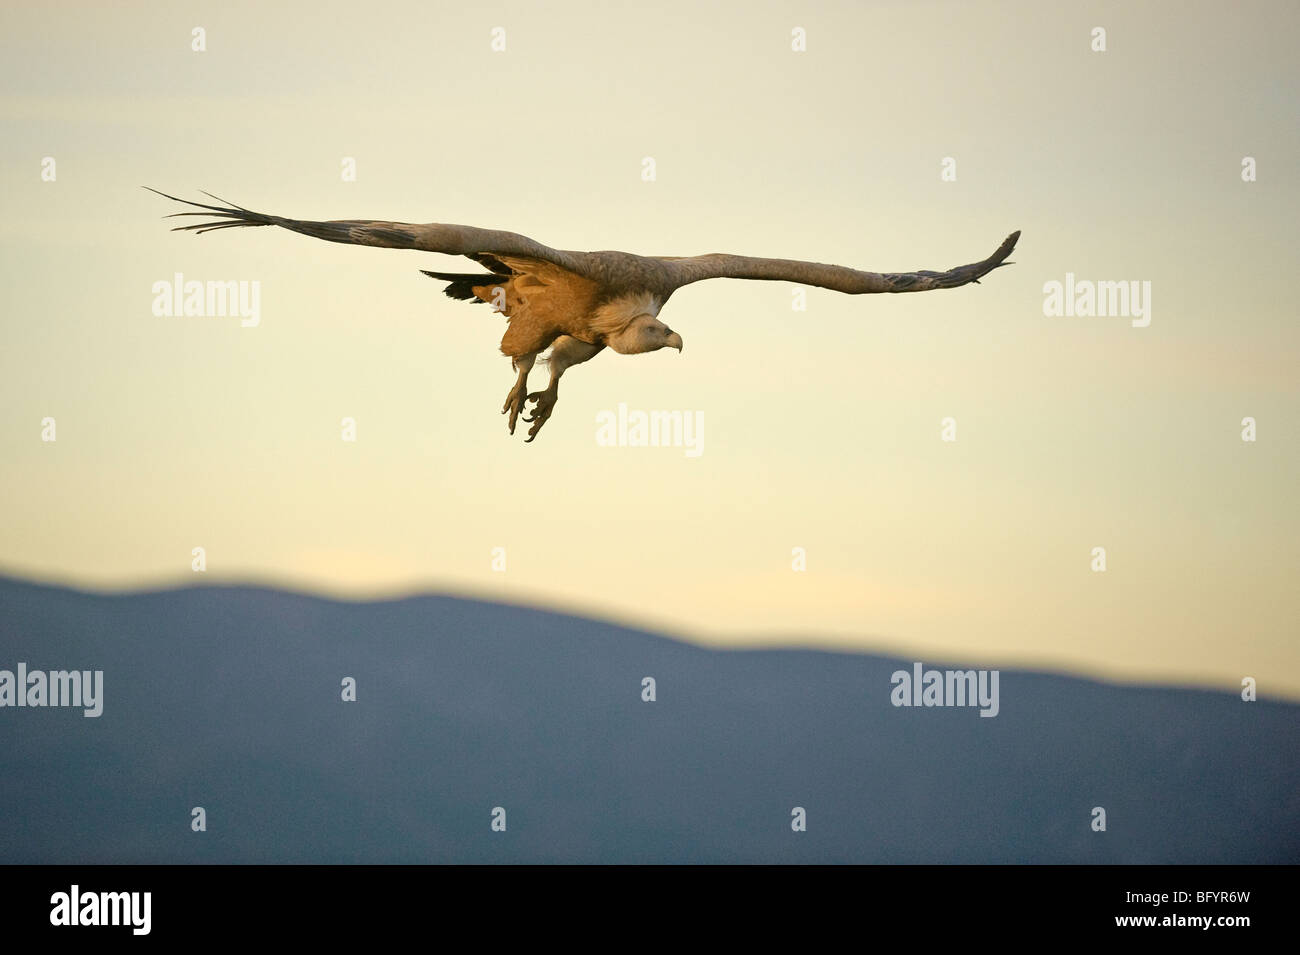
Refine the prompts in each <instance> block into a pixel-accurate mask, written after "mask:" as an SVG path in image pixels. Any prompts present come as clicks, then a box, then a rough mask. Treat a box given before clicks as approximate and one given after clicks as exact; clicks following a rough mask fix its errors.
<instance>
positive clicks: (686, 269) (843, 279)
mask: <svg viewBox="0 0 1300 955" xmlns="http://www.w3.org/2000/svg"><path fill="white" fill-rule="evenodd" d="M1019 238H1020V232H1019V231H1016V232H1013V233H1011V235H1009V236H1007V238H1006V240H1005V241H1004V242H1003V243H1002V244H1001V245H1000V246H998V249H997V251H996V252H994V253H993V254H992V255H990V256H989V257H988V258H987V259H984V260H983V261H981V262H972V263H971V264H970V265H959V266H957V267H956V268H952V269H949V270H948V271H946V272H931V271H919V272H862V271H859V270H857V269H850V268H845V267H844V266H842V265H824V264H822V263H820V262H800V261H796V260H793V259H760V258H753V257H751V256H746V255H726V254H721V253H712V254H710V255H696V256H691V257H689V258H678V259H674V258H668V259H663V260H662V261H664V262H665V264H666V265H667V266H668V268H669V271H670V273H671V275H672V276H673V279H674V283H675V285H674V287H681V286H683V285H689V284H691V283H692V282H701V281H703V280H705V279H758V280H763V281H777V282H797V283H799V284H801V285H814V286H817V287H819V288H826V289H831V290H832V291H835V292H844V293H846V294H848V295H863V294H870V293H874V292H928V291H930V290H931V289H940V288H956V287H958V286H959V285H966V284H967V283H969V282H979V280H980V278H982V277H983V276H985V275H987V274H988V273H989V272H992V271H993V270H994V269H996V268H1001V267H1002V266H1004V265H1011V264H1012V263H1010V262H1008V261H1006V258H1007V256H1009V255H1010V254H1011V252H1012V250H1013V249H1015V247H1016V240H1017V239H1019Z"/></svg>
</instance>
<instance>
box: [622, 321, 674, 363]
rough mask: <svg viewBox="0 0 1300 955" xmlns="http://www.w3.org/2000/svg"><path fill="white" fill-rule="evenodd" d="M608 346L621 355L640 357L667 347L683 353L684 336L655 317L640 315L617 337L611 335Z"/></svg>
mask: <svg viewBox="0 0 1300 955" xmlns="http://www.w3.org/2000/svg"><path fill="white" fill-rule="evenodd" d="M607 344H608V345H609V347H610V348H612V349H614V351H616V352H618V353H619V354H620V355H640V354H642V353H644V352H649V351H658V350H659V349H661V348H665V347H667V348H676V349H677V350H678V351H681V350H682V336H681V335H678V334H677V333H676V332H675V331H673V330H672V329H671V328H669V327H668V326H667V325H665V324H664V323H663V322H661V321H659V319H657V318H655V317H654V316H653V315H638V316H637V317H636V318H634V319H632V321H630V322H628V323H627V327H626V328H624V329H623V330H622V331H621V332H619V333H618V334H617V335H611V336H610V337H609V339H608V340H607Z"/></svg>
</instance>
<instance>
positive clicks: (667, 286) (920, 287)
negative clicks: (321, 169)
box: [145, 186, 1020, 443]
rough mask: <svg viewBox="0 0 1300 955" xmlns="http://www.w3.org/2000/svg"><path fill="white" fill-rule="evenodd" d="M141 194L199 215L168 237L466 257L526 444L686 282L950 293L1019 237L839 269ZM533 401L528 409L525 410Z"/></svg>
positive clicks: (635, 340) (464, 296)
mask: <svg viewBox="0 0 1300 955" xmlns="http://www.w3.org/2000/svg"><path fill="white" fill-rule="evenodd" d="M145 188H146V189H149V191H150V192H154V193H157V194H158V195H160V196H162V197H163V198H165V199H171V200H172V201H174V202H182V203H185V204H186V205H188V206H192V207H194V208H196V209H200V210H202V211H199V212H176V213H173V214H172V215H171V216H167V217H166V218H172V217H174V216H200V217H202V218H204V219H205V221H203V222H196V223H193V224H191V225H181V226H177V227H176V228H174V229H173V230H172V231H173V232H178V231H179V232H195V233H198V234H202V233H204V232H210V231H213V230H215V229H231V228H235V227H239V226H267V225H270V226H279V227H280V228H282V229H289V230H290V231H292V232H299V233H301V234H303V235H309V236H314V237H315V238H317V239H326V240H327V241H330V242H346V243H348V244H350V245H371V246H378V247H380V248H385V249H418V250H419V251H422V252H441V253H443V254H445V255H459V256H464V257H466V258H468V259H470V260H472V261H473V262H474V263H475V264H476V265H477V266H478V267H479V271H477V272H469V273H463V272H432V271H426V270H423V269H422V270H421V271H423V272H424V274H425V275H428V276H430V277H432V278H435V279H438V280H439V281H442V282H445V283H447V284H446V287H445V288H444V289H443V291H444V292H445V293H446V294H447V295H448V296H450V297H451V298H454V299H458V300H461V301H469V302H476V301H477V302H486V303H487V304H489V305H491V306H492V307H493V309H494V310H495V311H498V312H501V313H502V314H504V315H505V319H506V331H505V335H504V336H502V338H501V351H502V352H503V353H504V354H505V355H507V356H508V357H509V358H510V362H511V368H512V369H513V370H514V371H515V372H516V377H515V383H514V387H512V388H511V389H510V393H509V394H508V395H507V396H506V402H505V406H504V407H503V408H502V409H501V413H502V414H508V415H509V416H510V417H509V428H510V433H511V434H514V433H515V424H516V422H517V421H518V419H519V418H520V417H521V413H522V417H523V420H524V421H525V422H527V423H529V424H530V425H531V427H530V428H529V429H528V437H527V439H525V443H527V442H529V441H532V440H533V439H534V438H536V437H537V433H538V432H539V431H540V430H541V428H542V425H544V424H545V423H546V422H547V420H549V419H550V417H551V413H552V412H553V411H554V410H555V403H556V401H557V400H558V399H559V387H560V377H561V376H562V375H563V374H564V373H565V371H567V370H568V369H569V368H572V367H573V366H574V365H580V364H582V363H583V362H584V361H589V360H590V359H592V358H594V357H595V356H596V355H598V354H600V352H602V351H603V350H604V349H606V348H610V349H613V350H614V351H616V352H618V353H619V354H620V355H639V354H642V353H644V352H652V351H658V350H659V349H660V348H675V349H677V350H678V352H680V351H681V350H682V336H681V335H679V334H678V333H677V332H675V331H673V330H672V329H671V328H669V327H668V326H667V325H665V324H664V323H663V322H661V321H660V320H659V313H660V311H661V310H662V309H663V307H664V305H665V304H667V302H668V299H669V297H671V296H672V294H673V292H675V291H677V290H678V289H679V288H681V287H682V286H684V285H690V284H692V283H694V282H700V281H703V280H704V279H762V280H766V281H778V282H795V283H798V284H801V285H813V286H817V287H818V288H825V289H831V290H832V291H836V292H844V293H846V294H848V295H863V294H868V293H875V292H928V291H930V290H931V289H941V288H956V287H957V286H959V285H966V284H967V283H969V282H976V283H978V282H979V280H980V278H981V277H982V276H984V275H987V274H988V273H989V272H991V271H993V270H994V269H996V268H999V267H1000V266H1003V265H1010V264H1012V263H1010V262H1007V261H1006V258H1007V256H1009V255H1010V254H1011V252H1012V250H1013V249H1014V248H1015V247H1016V240H1017V239H1018V238H1019V237H1020V233H1019V231H1016V232H1013V233H1011V235H1009V236H1007V238H1006V240H1005V241H1004V242H1003V243H1002V244H1001V245H1000V246H998V249H997V251H996V252H994V253H993V254H992V255H990V256H989V257H988V258H987V259H984V260H983V261H981V262H974V263H971V264H970V265H960V266H957V267H956V268H952V269H949V270H948V271H946V272H931V271H919V272H863V271H859V270H857V269H850V268H845V267H844V266H840V265H823V264H821V263H819V262H801V261H797V260H794V259H762V258H753V257H751V256H745V255H728V254H723V253H717V252H714V253H710V254H708V255H692V256H659V255H633V254H631V253H628V252H565V251H561V250H559V249H552V248H550V247H549V246H545V245H542V244H541V243H540V242H537V241H536V240H534V239H530V238H528V237H527V236H523V235H518V234H517V233H514V232H500V231H497V230H494V229H479V228H476V227H474V226H466V225H447V224H443V223H437V222H431V223H427V224H425V225H412V224H410V223H405V222H381V221H375V220H370V219H338V220H332V221H329V222H308V221H303V220H298V219H285V218H282V217H280V216H271V215H264V214H262V213H260V212H250V211H249V210H248V209H245V208H243V207H242V206H236V205H234V204H233V203H230V202H227V200H225V199H221V198H219V197H217V196H213V195H212V194H211V193H206V192H205V193H204V195H205V196H208V198H210V199H214V200H216V201H217V202H220V203H224V205H208V204H205V203H201V202H190V201H189V200H187V199H177V198H176V197H175V196H169V195H167V194H166V193H164V192H158V190H156V189H152V188H150V187H148V186H146V187H145ZM548 348H549V349H550V355H549V357H547V358H544V359H543V361H544V362H545V364H546V366H547V368H548V370H549V371H550V375H551V380H550V383H549V384H548V385H547V386H546V388H545V390H543V391H534V392H529V390H528V375H529V372H531V371H532V368H533V363H534V362H535V361H537V359H538V356H539V355H540V354H541V353H542V352H543V351H545V350H546V349H548ZM530 403H531V404H532V406H533V407H532V408H531V409H529V408H528V407H527V406H528V405H529V404H530Z"/></svg>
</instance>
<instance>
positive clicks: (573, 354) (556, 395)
mask: <svg viewBox="0 0 1300 955" xmlns="http://www.w3.org/2000/svg"><path fill="white" fill-rule="evenodd" d="M604 347H605V346H604V345H588V344H587V343H586V342H583V341H579V340H578V339H576V338H571V337H569V336H568V335H561V336H560V337H559V338H557V339H556V340H555V344H554V345H552V346H551V355H550V357H549V358H548V359H547V360H546V363H547V366H548V367H549V368H550V371H551V383H550V384H549V385H547V386H546V390H545V391H534V392H533V393H532V394H531V395H529V396H528V398H527V400H528V401H535V402H536V403H537V404H536V406H535V407H534V408H533V409H532V416H531V417H529V416H527V415H525V416H524V420H525V421H530V422H532V427H531V428H529V429H528V437H527V438H526V439H525V440H524V443H525V444H527V443H528V442H529V441H532V440H533V438H535V437H537V432H539V431H541V430H542V425H544V424H546V422H547V419H549V418H550V417H551V412H552V411H553V410H554V409H555V402H557V401H558V400H559V399H560V376H561V375H563V374H564V371H565V369H566V368H571V367H573V366H574V365H580V364H582V363H583V362H584V361H586V360H587V359H589V358H594V357H595V356H596V354H597V353H599V352H600V350H601V349H602V348H604Z"/></svg>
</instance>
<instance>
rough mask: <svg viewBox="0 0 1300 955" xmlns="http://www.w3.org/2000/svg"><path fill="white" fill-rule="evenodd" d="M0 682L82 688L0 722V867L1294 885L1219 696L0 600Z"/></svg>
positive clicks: (1275, 716) (1281, 756) (676, 646)
mask: <svg viewBox="0 0 1300 955" xmlns="http://www.w3.org/2000/svg"><path fill="white" fill-rule="evenodd" d="M19 661H22V662H25V663H26V664H27V665H28V666H29V668H31V669H45V670H52V669H101V670H103V671H104V684H105V690H104V696H105V702H104V712H103V715H102V716H101V717H99V718H98V719H86V718H84V717H83V716H82V714H81V711H80V710H67V709H52V708H46V709H32V708H9V707H6V708H4V709H0V861H3V862H43V863H53V862H59V863H87V862H114V863H127V862H912V863H919V862H1085V863H1087V862H1135V863H1136V862H1146V863H1156V862H1197V863H1229V862H1292V863H1293V862H1297V861H1300V759H1297V756H1300V718H1298V717H1300V707H1297V706H1295V705H1293V704H1287V703H1278V702H1268V701H1261V702H1256V703H1244V702H1242V701H1241V700H1240V699H1239V698H1238V696H1237V695H1235V694H1233V693H1230V692H1225V693H1222V694H1219V693H1211V692H1205V691H1199V690H1184V689H1162V688H1144V687H1120V686H1111V685H1107V684H1102V683H1096V682H1090V681H1087V680H1081V679H1074V678H1066V677H1060V676H1050V675H1043V674H1037V673H1026V672H1017V671H1010V670H1004V671H1003V672H1002V674H1001V681H1000V697H1001V700H1000V703H1001V712H1000V714H999V715H998V716H997V717H996V718H993V719H988V718H980V717H979V715H978V711H977V710H976V709H973V708H967V709H962V708H896V707H894V706H892V705H891V703H890V690H891V685H890V675H891V673H892V672H893V671H895V670H896V669H900V668H903V669H907V668H910V666H911V663H912V661H911V660H902V661H899V660H889V659H882V658H879V657H873V656H864V655H856V654H839V653H824V652H813V651H806V650H764V651H716V650H709V649H704V648H701V647H697V646H693V645H689V644H685V643H679V642H676V641H673V640H670V639H667V638H665V637H661V636H655V635H652V634H648V633H643V632H638V631H635V630H629V629H624V628H621V627H618V626H613V625H611V624H608V623H602V622H596V621H592V620H586V619H581V618H576V617H570V616H564V615H561V614H556V613H548V612H543V611H538V610H530V609H524V608H520V607H512V606H504V605H495V604H490V603H481V602H476V601H472V600H464V599H459V598H452V597H442V596H429V597H416V598H411V599H404V600H397V601H392V602H381V603H366V604H349V603H338V602H333V601H329V600H324V599H318V598H314V597H307V596H301V595H296V594H291V593H282V592H276V591H270V590H264V589H257V588H245V587H211V588H206V587H205V588H197V589H187V590H177V591H169V592H160V593H144V594H132V595H124V596H104V595H91V594H85V593H80V592H76V591H71V590H65V589H60V588H55V587H46V586H40V585H35V584H30V583H24V582H20V581H15V580H5V579H0V669H8V670H13V669H15V668H16V665H17V663H18V662H19ZM924 662H925V663H926V664H927V665H928V666H943V665H944V664H943V663H942V662H941V661H930V660H926V661H924ZM1256 675H1257V676H1258V674H1256ZM345 676H351V677H354V678H355V679H356V681H357V686H358V700H357V702H355V703H345V702H342V701H341V699H340V681H341V680H342V679H343V678H344V677H345ZM646 676H652V677H654V678H655V680H656V681H657V696H658V699H657V701H656V702H653V703H646V702H643V701H642V700H641V680H642V678H643V677H646ZM194 806H202V807H204V809H205V810H206V812H207V825H208V828H207V831H206V832H202V833H196V832H192V831H191V829H190V810H191V807H194ZM496 806H501V807H504V808H505V809H506V814H507V815H506V819H507V830H506V831H505V832H503V833H502V832H493V831H491V828H490V821H491V813H492V810H493V807H496ZM795 806H802V807H804V808H805V809H806V811H807V820H808V824H807V831H806V832H801V833H797V832H793V831H792V830H791V827H790V819H791V815H790V814H791V809H792V808H793V807H795ZM1094 806H1102V807H1104V808H1105V810H1106V813H1107V831H1106V832H1104V833H1098V832H1093V831H1092V830H1091V828H1090V826H1089V822H1090V820H1091V810H1092V807H1094Z"/></svg>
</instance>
